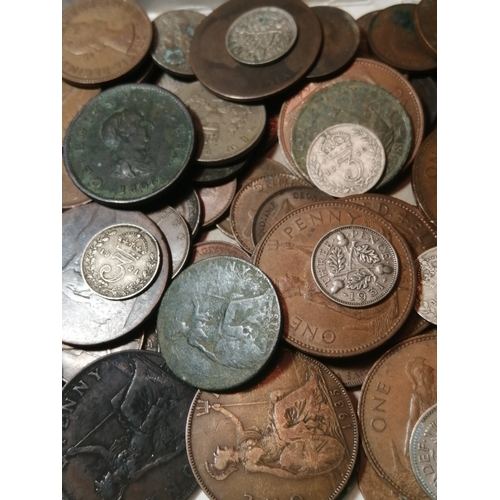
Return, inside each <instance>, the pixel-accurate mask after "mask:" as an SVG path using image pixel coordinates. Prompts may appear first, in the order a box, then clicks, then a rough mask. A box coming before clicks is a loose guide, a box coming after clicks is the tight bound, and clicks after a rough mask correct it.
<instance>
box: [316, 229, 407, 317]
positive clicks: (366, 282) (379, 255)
mask: <svg viewBox="0 0 500 500" xmlns="http://www.w3.org/2000/svg"><path fill="white" fill-rule="evenodd" d="M311 271H312V275H313V278H314V281H315V283H316V285H317V286H318V288H319V289H320V290H321V292H322V293H323V294H324V295H325V296H327V297H328V298H329V299H331V300H333V301H334V302H337V303H338V304H342V305H344V306H347V307H365V306H369V305H373V304H376V303H377V302H380V301H381V300H382V299H384V298H385V297H387V295H388V294H389V293H390V292H391V290H392V289H393V288H394V285H395V284H396V279H397V277H398V272H399V262H398V257H397V254H396V251H395V250H394V248H393V246H392V245H391V243H390V242H389V240H388V239H387V238H385V237H384V236H383V235H382V234H380V233H379V232H377V231H374V230H373V229H371V228H369V227H365V226H355V225H352V226H340V227H338V228H336V229H334V230H332V231H330V232H328V233H326V234H325V235H324V236H323V237H322V238H321V239H320V240H319V241H318V243H317V244H316V247H315V248H314V251H313V254H312V257H311Z"/></svg>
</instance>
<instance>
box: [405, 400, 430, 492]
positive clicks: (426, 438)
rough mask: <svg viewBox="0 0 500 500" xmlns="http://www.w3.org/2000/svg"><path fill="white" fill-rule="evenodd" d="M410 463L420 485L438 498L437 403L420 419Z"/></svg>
mask: <svg viewBox="0 0 500 500" xmlns="http://www.w3.org/2000/svg"><path fill="white" fill-rule="evenodd" d="M410 463H411V468H412V470H413V473H414V474H415V478H416V479H417V482H418V484H419V485H420V487H421V488H422V489H423V490H424V491H425V493H426V494H427V495H428V496H429V497H430V498H432V499H434V500H436V499H437V405H434V406H431V407H430V408H429V409H428V410H426V411H425V412H424V413H423V414H422V415H421V416H420V418H419V419H418V421H417V423H416V424H415V427H414V428H413V431H412V433H411V438H410Z"/></svg>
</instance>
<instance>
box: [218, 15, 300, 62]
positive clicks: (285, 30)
mask: <svg viewBox="0 0 500 500" xmlns="http://www.w3.org/2000/svg"><path fill="white" fill-rule="evenodd" d="M297 31H298V30H297V24H296V23H295V20H294V19H293V17H292V16H291V15H290V14H289V13H288V12H287V11H285V10H283V9H279V8H277V7H260V8H258V9H253V10H251V11H249V12H246V13H245V14H243V15H241V16H240V17H238V18H237V19H236V20H235V21H234V22H233V24H231V26H230V27H229V29H228V30H227V34H226V49H227V51H228V52H229V54H230V55H231V57H233V58H234V59H235V60H236V61H238V62H240V63H243V64H252V65H260V64H267V63H270V62H272V61H275V60H277V59H280V58H281V57H283V56H284V55H285V54H287V53H288V51H289V50H290V49H291V48H292V47H293V45H294V43H295V40H296V39H297Z"/></svg>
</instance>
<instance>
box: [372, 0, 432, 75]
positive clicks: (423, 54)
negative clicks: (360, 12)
mask: <svg viewBox="0 0 500 500" xmlns="http://www.w3.org/2000/svg"><path fill="white" fill-rule="evenodd" d="M416 7H417V6H416V5H415V4H409V3H406V4H399V5H392V6H390V7H387V8H386V9H383V10H381V11H380V12H379V13H378V14H377V15H376V16H375V17H374V18H373V19H372V21H371V23H370V27H369V29H368V43H369V44H370V47H371V49H372V50H373V52H375V54H377V55H378V56H379V57H380V59H382V60H383V61H385V62H386V63H387V64H390V65H391V66H394V67H395V68H399V69H402V70H406V71H427V70H430V69H434V68H436V67H437V61H436V59H435V58H434V57H433V56H432V55H430V54H429V51H428V49H427V48H426V46H425V45H424V44H423V43H422V42H421V40H420V38H419V36H418V35H417V30H416V29H415V22H414V16H415V9H416Z"/></svg>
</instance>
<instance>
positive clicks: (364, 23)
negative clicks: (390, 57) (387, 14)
mask: <svg viewBox="0 0 500 500" xmlns="http://www.w3.org/2000/svg"><path fill="white" fill-rule="evenodd" d="M378 12H379V11H378V10H373V11H371V12H368V13H367V14H365V15H363V16H361V17H359V18H358V19H356V24H357V25H358V28H359V35H360V36H359V45H358V50H357V51H356V57H363V58H366V59H377V60H378V57H377V56H376V55H374V54H373V52H372V51H371V50H370V44H369V43H368V27H369V26H370V22H371V20H372V19H373V18H374V17H375V16H376V15H377V14H378Z"/></svg>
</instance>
